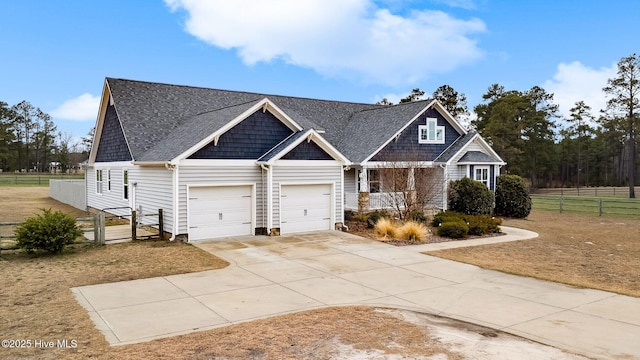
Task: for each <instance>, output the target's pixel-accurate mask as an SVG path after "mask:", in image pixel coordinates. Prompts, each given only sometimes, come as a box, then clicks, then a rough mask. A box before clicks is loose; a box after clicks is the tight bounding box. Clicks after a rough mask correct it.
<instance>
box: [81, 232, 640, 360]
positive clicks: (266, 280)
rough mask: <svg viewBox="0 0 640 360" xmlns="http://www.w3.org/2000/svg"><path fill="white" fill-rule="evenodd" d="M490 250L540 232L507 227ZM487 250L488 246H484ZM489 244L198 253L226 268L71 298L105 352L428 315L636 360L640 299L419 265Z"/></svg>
mask: <svg viewBox="0 0 640 360" xmlns="http://www.w3.org/2000/svg"><path fill="white" fill-rule="evenodd" d="M505 230H506V231H505V232H507V233H508V234H509V235H507V236H502V237H499V238H495V239H494V240H493V241H500V242H501V241H514V240H525V239H530V238H533V237H535V236H536V234H535V233H531V232H527V231H522V230H518V229H511V228H505ZM489 241H491V240H489ZM486 242H487V240H481V241H479V242H478V241H475V243H474V241H471V242H470V243H469V242H467V243H465V242H452V243H450V244H449V245H442V244H434V245H433V246H430V245H418V246H405V247H394V246H391V245H387V244H384V243H381V242H378V241H373V240H369V239H364V238H361V237H358V236H355V235H351V234H347V233H343V232H337V231H326V232H317V233H308V234H296V235H288V236H280V237H260V236H251V237H236V238H228V239H222V240H215V241H209V242H201V243H197V244H195V245H196V246H198V247H199V248H201V249H203V250H205V251H208V252H211V253H212V254H215V255H216V256H219V257H221V258H224V259H225V260H227V261H229V262H230V263H231V265H230V266H229V267H227V268H225V269H220V270H211V271H204V272H198V273H191V274H183V275H172V276H164V277H159V278H152V279H141V280H133V281H124V282H118V283H110V284H100V285H91V286H82V287H77V288H73V289H72V291H73V293H74V294H75V296H76V298H77V299H78V301H79V302H80V303H81V304H82V305H83V306H84V307H85V308H86V309H87V310H88V311H89V314H90V316H91V318H92V320H93V321H94V323H95V324H96V327H97V328H98V329H99V330H100V331H102V333H103V334H104V335H105V337H106V339H107V340H108V341H109V343H111V344H112V345H119V344H128V343H136V342H142V341H148V340H152V339H156V338H161V337H168V336H175V335H178V334H185V333H189V332H193V331H201V330H207V329H212V328H217V327H221V326H227V325H231V324H236V323H239V322H245V321H251V320H255V319H260V318H266V317H271V316H276V315H282V314H287V313H293V312H299V311H303V310H309V309H314V308H321V307H327V306H341V305H370V306H381V307H392V308H401V309H407V310H414V311H419V312H426V313H430V314H436V315H440V316H445V317H450V318H453V319H458V320H463V321H467V322H471V323H475V324H479V325H484V326H487V327H490V328H493V329H497V330H502V331H505V332H508V333H512V334H515V335H519V336H522V337H525V338H528V339H532V340H535V341H539V342H541V343H544V344H548V345H552V346H555V347H558V348H561V349H565V350H569V351H572V352H576V353H579V354H582V355H586V356H591V357H594V358H601V359H617V358H640V342H638V341H637V339H638V334H640V315H638V314H640V299H637V298H632V297H627V296H622V295H617V294H613V293H609V292H605V291H599V290H591V289H578V288H573V287H569V286H565V285H561V284H557V283H551V282H546V281H540V280H535V279H531V278H525V277H519V276H514V275H508V274H504V273H501V272H497V271H491V270H485V269H481V268H479V267H476V266H473V265H468V264H462V263H458V262H454V261H450V260H444V259H440V258H437V257H433V256H428V255H424V254H421V253H420V252H422V251H427V250H431V249H439V248H442V247H444V246H449V247H453V246H472V245H477V244H483V243H486Z"/></svg>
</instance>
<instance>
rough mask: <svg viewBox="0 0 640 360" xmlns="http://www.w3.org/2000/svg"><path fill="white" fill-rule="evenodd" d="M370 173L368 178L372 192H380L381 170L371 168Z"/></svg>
mask: <svg viewBox="0 0 640 360" xmlns="http://www.w3.org/2000/svg"><path fill="white" fill-rule="evenodd" d="M368 171H369V173H368V174H367V175H368V176H367V179H368V180H369V192H370V193H379V192H380V172H379V171H378V170H375V169H369V170H368Z"/></svg>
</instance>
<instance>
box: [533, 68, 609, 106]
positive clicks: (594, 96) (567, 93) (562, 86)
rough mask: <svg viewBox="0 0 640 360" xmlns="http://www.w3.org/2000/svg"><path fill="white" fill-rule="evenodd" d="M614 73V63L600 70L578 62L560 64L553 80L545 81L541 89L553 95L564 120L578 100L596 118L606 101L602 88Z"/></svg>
mask: <svg viewBox="0 0 640 360" xmlns="http://www.w3.org/2000/svg"><path fill="white" fill-rule="evenodd" d="M616 71H617V66H616V64H615V63H613V64H612V65H611V67H602V68H600V69H592V68H590V67H587V66H585V65H583V64H582V63H580V62H578V61H574V62H572V63H570V64H565V63H561V64H560V65H558V71H557V72H556V74H555V75H554V76H553V80H547V81H545V82H544V84H543V85H542V87H543V88H544V89H545V90H547V92H550V93H553V94H554V96H553V99H554V102H555V103H556V104H558V106H559V107H560V113H561V114H562V116H563V117H564V118H568V117H569V114H570V113H571V112H570V111H569V109H571V108H572V107H573V106H574V105H575V103H576V102H577V101H580V100H583V101H584V102H585V103H586V104H587V105H589V106H591V112H592V114H593V115H594V116H595V117H596V118H597V117H598V115H599V112H600V110H601V109H604V108H605V106H606V101H607V100H606V96H605V94H604V92H603V91H602V88H603V87H605V86H606V85H607V80H608V79H609V78H612V77H614V76H615V75H616Z"/></svg>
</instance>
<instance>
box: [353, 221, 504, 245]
mask: <svg viewBox="0 0 640 360" xmlns="http://www.w3.org/2000/svg"><path fill="white" fill-rule="evenodd" d="M346 225H347V227H348V228H349V230H348V231H347V232H348V233H350V234H354V235H358V236H362V237H365V238H368V239H373V240H378V241H382V242H384V243H387V244H390V245H394V246H407V245H421V244H435V243H442V242H449V241H459V240H471V239H480V238H487V237H494V236H503V235H505V234H504V233H496V234H489V235H484V236H477V235H469V236H467V237H464V238H462V239H453V238H447V237H441V236H438V235H436V228H434V227H428V229H429V236H427V239H426V240H424V241H409V240H398V239H379V238H378V237H376V235H375V234H374V233H373V229H369V228H368V227H367V224H366V223H364V222H362V221H346Z"/></svg>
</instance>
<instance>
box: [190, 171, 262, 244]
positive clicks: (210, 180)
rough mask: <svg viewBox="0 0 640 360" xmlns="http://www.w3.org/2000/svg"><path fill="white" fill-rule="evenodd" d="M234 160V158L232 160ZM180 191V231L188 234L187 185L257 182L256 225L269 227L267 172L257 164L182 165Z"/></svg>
mask: <svg viewBox="0 0 640 360" xmlns="http://www.w3.org/2000/svg"><path fill="white" fill-rule="evenodd" d="M230 161H232V160H230ZM178 174H179V177H180V179H179V184H180V186H179V193H178V216H179V222H178V233H179V234H187V233H188V229H187V216H188V215H187V202H188V199H187V187H188V186H190V185H212V186H214V185H225V184H255V189H256V201H255V204H256V209H255V210H256V227H265V228H266V227H267V221H266V213H267V204H266V202H265V200H266V199H265V194H264V193H263V185H262V184H266V181H267V177H266V174H264V176H263V172H262V169H261V168H260V167H259V166H257V165H247V166H237V165H235V166H221V165H217V166H215V167H212V166H206V165H182V166H180V168H179V172H178Z"/></svg>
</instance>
